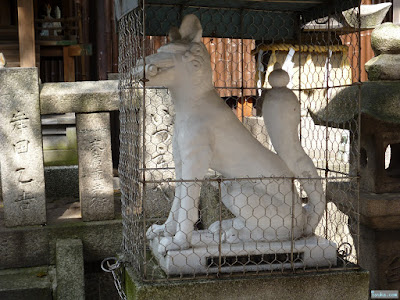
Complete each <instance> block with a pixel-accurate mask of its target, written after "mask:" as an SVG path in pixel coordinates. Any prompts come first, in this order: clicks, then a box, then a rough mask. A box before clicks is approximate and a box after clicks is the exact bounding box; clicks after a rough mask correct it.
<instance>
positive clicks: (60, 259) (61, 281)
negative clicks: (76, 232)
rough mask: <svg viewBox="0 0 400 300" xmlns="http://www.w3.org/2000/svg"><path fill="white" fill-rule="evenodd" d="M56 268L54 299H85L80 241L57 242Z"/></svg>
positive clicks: (66, 240)
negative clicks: (55, 295) (55, 292)
mask: <svg viewBox="0 0 400 300" xmlns="http://www.w3.org/2000/svg"><path fill="white" fill-rule="evenodd" d="M56 268H57V269H56V274H57V297H56V299H58V300H79V299H82V300H83V299H85V279H84V267H83V245H82V241H81V240H79V239H65V240H58V241H57V243H56Z"/></svg>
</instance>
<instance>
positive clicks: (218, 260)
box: [119, 0, 360, 281]
mask: <svg viewBox="0 0 400 300" xmlns="http://www.w3.org/2000/svg"><path fill="white" fill-rule="evenodd" d="M175 2H176V3H175ZM175 2H174V5H172V4H166V3H164V2H163V1H155V0H154V1H146V2H145V1H142V2H140V3H139V4H138V5H137V6H136V8H134V9H133V10H132V11H130V12H128V13H127V14H125V15H124V16H122V17H121V19H120V20H119V37H120V42H119V43H120V54H119V55H120V57H119V73H120V84H119V88H120V95H121V109H120V120H121V135H120V141H121V148H120V151H121V155H120V167H119V172H120V179H121V192H122V206H123V207H122V209H123V250H124V255H125V258H126V260H127V262H128V263H129V264H130V265H131V266H132V267H133V269H134V270H136V271H137V273H138V274H139V277H140V278H141V279H143V280H147V281H155V280H172V279H174V278H199V277H214V276H217V275H218V276H222V275H224V276H235V275H237V274H240V275H241V276H243V273H259V274H265V273H269V274H276V273H282V272H294V271H295V272H296V273H299V272H309V271H315V270H333V269H342V270H344V269H349V268H357V258H358V255H359V253H357V249H358V248H357V243H358V177H357V174H358V164H359V163H358V155H359V154H358V150H357V149H354V148H350V147H349V143H350V137H357V136H358V132H359V130H360V129H359V119H358V117H357V116H355V117H354V119H353V120H351V121H349V122H347V123H346V124H344V125H342V126H341V127H339V128H337V126H336V128H333V127H330V124H329V123H328V122H326V124H319V125H316V124H315V123H314V120H313V116H315V115H316V113H317V112H321V111H327V110H329V109H330V101H331V100H332V99H334V98H335V97H336V95H337V94H338V92H339V91H341V90H342V89H344V88H346V87H348V86H353V85H356V86H357V85H359V84H360V79H359V78H360V66H359V64H358V55H359V53H360V49H359V47H360V42H359V36H360V35H359V32H360V29H359V28H357V26H354V24H353V25H351V24H349V23H347V22H346V20H345V18H344V16H345V15H346V16H349V15H350V16H353V17H354V18H355V19H356V20H357V19H358V18H359V14H358V9H357V8H358V5H359V2H358V1H351V0H349V1H334V2H332V1H324V0H321V1H311V0H304V1H287V2H285V1H229V3H228V2H226V1H219V0H216V1H200V0H199V1H190V2H187V1H175ZM189 3H190V4H189ZM343 11H346V14H343V13H342V12H343ZM188 14H195V15H196V16H197V17H198V18H199V20H200V22H201V25H202V28H203V38H202V43H204V45H205V47H206V49H207V51H208V52H209V54H210V58H211V68H212V76H213V83H214V86H215V89H216V90H217V92H218V94H219V96H220V97H221V101H225V103H226V106H227V107H228V108H229V109H231V110H232V113H233V114H236V116H237V118H238V119H239V120H240V122H242V124H243V125H244V126H245V127H246V128H247V129H248V130H249V131H250V132H251V133H252V134H253V136H254V137H255V138H256V139H257V140H258V141H259V142H260V143H261V144H262V145H263V146H264V147H266V148H267V149H269V150H271V151H274V148H273V145H272V143H271V139H270V137H269V135H268V132H267V130H268V128H265V126H264V122H263V120H262V117H260V116H261V107H262V101H263V99H264V95H265V93H266V92H268V91H269V90H270V89H271V85H270V83H269V81H268V76H269V75H270V73H271V72H272V71H273V67H274V64H275V63H277V62H278V63H280V64H281V65H282V68H283V69H284V70H285V71H286V72H287V73H288V74H289V77H290V82H289V84H288V88H290V89H291V90H292V91H293V92H294V93H295V95H296V96H297V97H298V99H299V101H300V104H301V111H300V115H301V123H300V126H299V138H300V142H301V145H302V147H303V149H304V151H305V152H306V154H307V155H308V156H309V157H310V158H311V159H312V162H313V163H314V165H315V167H316V170H317V172H318V177H312V176H311V177H302V178H300V177H295V176H292V177H284V178H281V177H277V175H279V174H273V175H275V176H268V177H264V176H263V177H249V176H243V177H239V178H226V177H224V176H222V175H221V174H220V173H218V172H216V171H214V170H211V169H210V170H209V171H208V173H207V175H206V176H205V177H204V178H196V179H193V178H191V179H188V178H176V174H175V165H174V160H173V154H172V136H173V132H174V117H175V110H174V106H173V104H172V100H171V94H170V92H169V90H168V89H167V88H165V87H146V81H147V79H146V74H145V72H143V73H137V72H135V71H134V70H135V69H136V68H137V64H138V62H139V61H140V63H141V64H142V65H143V66H142V67H143V68H144V69H146V68H145V62H146V56H148V55H150V54H153V53H156V52H157V49H159V48H160V47H162V46H163V45H165V44H167V43H168V42H169V41H168V38H167V34H168V31H169V29H170V28H171V27H173V26H179V24H180V22H181V20H182V18H183V17H184V16H185V15H188ZM355 24H358V23H357V22H355ZM348 41H350V43H349V42H348ZM345 42H346V43H345ZM143 60H144V63H143ZM143 75H144V76H143ZM359 102H360V96H359V94H358V96H357V97H355V98H354V103H353V104H354V105H355V106H357V107H358V106H359ZM204 105H205V104H204ZM335 109H336V110H337V111H338V114H340V110H341V108H335ZM342 109H343V110H346V108H345V107H343V108H342ZM233 138H234V137H233ZM350 149H351V150H350ZM246 155H248V153H240V152H238V153H237V154H236V157H235V158H234V159H233V161H231V163H232V164H235V163H238V162H239V161H241V160H242V159H243V158H244V157H246ZM235 160H236V161H235ZM316 182H321V183H322V186H323V192H322V193H323V194H324V195H320V196H321V197H322V198H324V197H325V195H326V198H327V199H329V197H328V196H329V193H330V192H332V191H335V193H343V194H350V195H353V199H354V201H352V202H351V203H350V202H349V201H348V200H346V201H345V200H343V201H342V202H335V203H332V202H329V200H328V201H327V203H326V204H325V209H324V213H323V216H322V218H321V220H320V222H319V224H318V227H317V228H316V229H315V235H314V236H312V237H302V236H301V234H300V235H298V234H296V233H295V230H294V227H295V224H294V223H295V220H296V214H299V213H300V212H299V211H296V209H295V208H294V205H293V204H294V202H295V201H302V202H303V206H305V205H306V204H307V202H308V200H309V198H310V196H312V195H311V194H312V193H318V192H319V191H318V190H315V191H314V192H311V193H310V191H308V193H306V191H305V189H304V186H305V185H306V184H310V183H311V184H316ZM178 186H179V187H180V188H181V189H182V191H183V192H182V193H187V191H188V190H189V189H191V188H195V187H196V186H201V193H200V204H199V207H198V216H199V218H198V221H197V222H196V223H195V224H194V227H195V231H194V232H193V235H192V237H191V245H190V247H189V248H187V247H186V248H187V249H178V250H167V251H161V252H157V250H156V248H157V247H159V244H157V243H156V242H154V240H152V239H149V236H148V235H146V231H147V230H148V228H150V226H151V225H152V224H163V223H164V222H165V221H166V219H167V217H168V213H169V211H170V209H171V205H172V202H173V199H174V197H177V196H176V195H175V196H174V191H175V189H177V187H178ZM232 186H236V187H237V188H235V189H232V188H230V187H232ZM287 187H289V189H288V188H287ZM331 187H332V188H331ZM266 193H267V194H268V195H269V196H271V197H273V196H274V194H275V196H276V197H277V198H279V197H280V198H282V199H285V200H283V202H284V204H283V205H285V206H287V207H286V208H285V209H282V210H281V211H285V212H286V213H287V214H288V215H289V219H288V220H291V222H286V221H282V222H281V227H278V228H275V229H273V230H272V232H270V233H271V235H277V234H282V235H286V236H287V239H286V240H285V241H282V240H273V241H271V240H268V239H264V240H263V239H262V238H261V239H259V238H257V239H256V240H253V239H252V236H258V235H257V233H256V231H257V230H258V229H257V227H256V226H255V227H254V228H250V227H251V226H250V225H249V226H250V227H249V228H244V229H243V230H242V231H240V234H241V235H242V236H243V240H246V242H241V237H239V238H238V239H236V240H234V238H233V236H234V235H231V236H230V238H231V240H228V239H227V232H224V231H223V230H222V229H223V228H222V225H221V224H223V222H222V221H223V220H227V219H230V218H233V217H234V215H235V214H236V215H238V214H239V215H241V216H243V215H244V214H246V213H247V214H248V213H249V212H251V215H249V216H248V217H247V220H252V219H254V222H250V221H249V223H248V224H256V223H257V222H264V221H265V222H272V221H271V220H276V219H279V218H282V220H284V219H285V216H282V212H280V213H277V212H275V213H274V212H273V211H278V208H276V209H272V210H268V211H263V212H260V210H259V209H258V208H257V203H258V202H259V201H260V199H263V197H265V195H266ZM320 193H321V192H320ZM293 195H297V196H293ZM314 196H315V195H314ZM293 197H298V198H296V199H300V200H295V199H294V198H293ZM224 198H230V199H233V200H231V201H232V203H234V204H233V209H231V210H228V209H227V208H226V207H225V206H224V205H223V203H225V202H226V201H225V199H224ZM292 198H293V199H292ZM322 198H321V199H322ZM335 199H340V197H335ZM343 199H349V198H348V197H343ZM254 203H255V204H254ZM252 205H253V206H252ZM271 205H274V204H271ZM244 207H247V208H246V209H245V208H244ZM249 207H252V209H253V210H252V209H250V208H249ZM256 208H257V209H256ZM271 211H272V212H271ZM265 218H266V219H265ZM285 220H286V219H285ZM274 222H275V221H274ZM277 222H278V221H277ZM213 224H214V227H215V226H220V228H219V230H216V231H215V232H214V234H210V229H209V228H212V226H213ZM215 224H217V225H215ZM224 224H225V223H224ZM246 224H247V223H246ZM246 224H244V225H243V226H244V227H246V226H247V225H246ZM270 233H269V232H268V230H265V232H264V233H263V234H264V236H268V234H270ZM244 236H246V237H244ZM224 239H225V240H224ZM199 249H200V250H199ZM174 251H175V252H174ZM317 257H319V259H317Z"/></svg>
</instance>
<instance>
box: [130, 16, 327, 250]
mask: <svg viewBox="0 0 400 300" xmlns="http://www.w3.org/2000/svg"><path fill="white" fill-rule="evenodd" d="M201 33H202V29H201V25H200V21H199V20H198V19H197V17H196V16H194V15H188V16H186V17H185V18H184V20H183V22H182V25H181V28H180V29H179V32H177V31H174V32H173V34H171V35H170V39H171V42H170V43H169V44H167V45H165V46H163V47H161V48H160V49H159V50H158V52H157V53H156V54H153V55H150V56H148V57H146V66H145V67H144V66H143V65H140V64H141V63H140V62H138V67H137V69H136V72H137V75H139V76H140V75H143V74H141V73H142V72H143V70H146V77H147V79H148V81H147V82H146V86H147V87H148V86H150V87H151V86H165V87H168V88H169V90H170V92H171V95H172V100H173V104H174V107H175V127H174V134H173V157H174V163H175V174H176V178H177V179H182V180H183V182H181V183H177V184H176V188H175V198H174V201H173V204H172V208H171V211H170V214H169V217H168V219H167V221H166V222H165V224H163V225H157V224H154V225H152V226H151V227H150V228H149V229H148V231H147V238H148V239H150V240H152V239H158V238H159V244H160V247H159V250H160V251H161V252H164V253H165V252H167V251H168V250H178V249H187V248H189V247H190V246H191V244H192V245H193V240H192V233H193V228H194V224H195V223H196V222H197V220H198V218H199V215H198V213H199V212H198V205H199V196H200V187H201V183H200V182H194V180H196V179H203V178H204V176H205V175H206V173H207V171H208V169H209V168H211V169H213V170H215V171H217V172H218V173H220V174H222V176H223V177H224V178H245V177H252V178H258V177H273V176H277V177H280V178H274V179H264V180H262V181H260V180H247V179H246V180H240V181H237V180H231V181H222V183H221V194H222V202H223V204H224V205H225V206H226V207H227V208H228V209H229V210H230V211H231V212H232V213H233V214H234V215H235V218H233V219H231V220H223V221H222V224H220V223H219V222H216V223H214V224H212V225H211V226H210V227H209V230H210V232H211V233H213V234H218V233H219V232H220V230H222V232H221V237H222V240H223V242H230V243H232V242H244V241H247V242H250V243H251V242H255V241H258V242H261V241H288V240H290V239H291V238H299V237H301V236H302V235H303V233H304V232H305V233H306V234H308V235H311V234H312V232H313V230H314V229H315V227H316V226H317V224H318V220H319V219H320V217H321V215H320V214H322V212H321V211H320V210H314V209H313V208H312V209H308V207H307V206H306V207H305V208H303V206H302V202H301V200H300V198H299V195H298V193H297V191H296V189H295V188H294V186H293V184H292V180H291V179H290V178H292V177H294V175H295V173H294V172H293V170H290V168H289V167H288V165H287V164H286V163H285V161H284V160H283V159H282V157H280V156H278V155H277V154H275V153H273V152H272V151H270V150H268V149H266V148H265V147H264V146H263V145H262V144H261V143H260V142H259V141H257V139H255V138H254V137H253V136H252V134H251V133H250V132H249V131H248V130H247V129H246V128H245V127H244V126H243V124H242V123H240V121H239V120H238V119H237V117H236V116H235V115H234V114H233V113H232V111H231V110H230V109H229V107H228V106H227V105H225V103H224V101H223V100H222V99H221V98H220V97H219V96H218V94H217V92H216V91H215V89H214V86H213V83H212V70H211V64H210V55H209V54H208V52H207V49H206V47H205V46H204V44H202V43H201ZM282 72H283V74H286V73H285V72H284V71H282ZM286 76H287V74H286ZM286 81H287V79H286ZM277 82H278V84H279V82H281V80H277ZM277 89H279V87H278V88H277ZM277 94H278V95H279V92H278V93H277ZM283 94H285V95H286V94H287V93H283ZM283 94H282V97H284V95H283ZM290 96H291V97H293V96H294V95H290ZM294 97H295V96H294ZM296 101H297V100H296ZM294 113H295V114H297V115H296V116H295V117H294V118H295V119H296V118H298V119H299V118H300V112H299V111H295V112H294ZM285 118H286V117H284V118H283V120H285ZM280 124H282V122H281V123H280ZM292 125H293V123H290V124H289V125H288V126H286V127H284V128H274V129H272V130H273V131H275V133H276V134H275V136H276V135H279V133H280V132H281V131H282V129H284V132H285V135H287V136H289V135H290V136H291V137H292V136H297V132H298V128H297V126H295V127H294V126H292ZM297 125H298V123H297ZM282 126H285V123H283V124H282ZM291 131H293V132H291ZM290 141H293V142H296V143H297V144H299V141H298V139H297V141H295V140H294V139H290ZM297 144H296V145H297ZM279 145H280V144H279ZM292 146H294V145H292V144H290V143H289V144H288V145H287V147H292ZM274 148H275V149H276V147H275V145H274ZM300 148H301V146H300ZM295 149H297V148H295ZM283 152H284V151H283ZM238 153H244V154H245V155H243V156H242V157H241V158H240V159H237V158H238ZM284 153H287V152H284ZM290 153H293V151H292V152H290ZM290 153H289V155H290ZM303 153H304V151H303V152H302V153H301V154H303ZM278 154H279V151H278ZM298 157H299V156H298V153H295V156H293V157H290V159H293V160H295V159H297V158H298ZM305 157H306V158H308V157H307V156H305ZM285 159H286V158H285ZM308 159H309V158H308ZM311 164H312V162H311ZM302 166H304V164H302V165H299V167H300V168H301V167H302ZM298 169H299V168H297V169H296V172H297V173H300V172H301V171H302V170H298ZM309 169H310V168H307V170H304V171H309ZM314 169H315V168H314ZM297 173H296V174H297ZM282 177H284V178H282ZM186 181H187V182H186ZM323 199H324V198H323ZM314 204H315V203H314ZM321 206H324V203H322V204H321ZM322 211H323V210H322ZM310 218H311V219H312V220H313V222H312V223H311V226H309V225H307V220H310ZM189 250H190V249H189Z"/></svg>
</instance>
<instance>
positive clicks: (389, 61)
mask: <svg viewBox="0 0 400 300" xmlns="http://www.w3.org/2000/svg"><path fill="white" fill-rule="evenodd" d="M399 69H400V54H380V55H378V56H376V57H374V58H372V59H370V60H369V61H368V62H367V63H366V64H365V70H366V71H367V73H368V79H369V80H399V79H400V71H399Z"/></svg>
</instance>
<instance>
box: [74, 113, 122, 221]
mask: <svg viewBox="0 0 400 300" xmlns="http://www.w3.org/2000/svg"><path fill="white" fill-rule="evenodd" d="M76 128H77V138H78V158H79V195H80V200H81V210H82V219H83V220H84V221H96V220H108V219H113V218H114V189H113V174H112V159H111V133H110V116H109V114H108V113H92V114H77V116H76Z"/></svg>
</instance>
